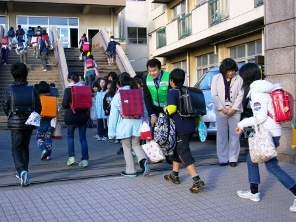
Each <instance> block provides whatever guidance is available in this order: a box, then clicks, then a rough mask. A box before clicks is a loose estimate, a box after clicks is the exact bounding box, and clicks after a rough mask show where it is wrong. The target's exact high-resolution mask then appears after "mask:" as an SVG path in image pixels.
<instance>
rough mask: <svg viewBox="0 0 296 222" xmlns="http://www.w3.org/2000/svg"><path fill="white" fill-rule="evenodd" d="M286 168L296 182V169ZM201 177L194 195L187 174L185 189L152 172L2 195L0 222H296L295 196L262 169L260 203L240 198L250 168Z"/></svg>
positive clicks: (205, 170)
mask: <svg viewBox="0 0 296 222" xmlns="http://www.w3.org/2000/svg"><path fill="white" fill-rule="evenodd" d="M282 166H283V168H284V169H285V170H287V172H289V173H290V174H291V175H292V176H293V177H294V178H296V171H295V166H294V165H292V164H286V163H282ZM199 171H200V176H201V178H202V179H203V180H204V181H205V182H206V184H207V188H206V189H204V190H202V191H201V192H200V193H198V194H191V193H190V192H189V190H188V189H189V188H190V186H191V183H192V180H191V178H190V177H189V176H188V175H187V173H186V172H185V170H184V169H183V170H181V172H180V176H181V178H180V179H181V184H180V185H174V184H172V183H169V182H167V181H165V180H164V179H163V175H164V174H165V173H164V172H157V171H152V172H151V174H150V175H149V176H147V177H143V176H138V177H136V178H125V177H121V176H118V177H108V178H103V179H91V180H84V181H79V182H64V183H59V184H56V183H54V184H43V185H32V186H29V187H27V188H21V187H14V189H12V190H4V191H0V221H1V222H6V221H13V222H14V221H72V222H73V221H241V222H243V221H248V222H249V221H280V222H285V221H287V222H288V221H289V222H292V221H296V213H290V211H289V207H290V205H291V204H292V201H293V196H292V194H291V193H290V192H289V191H288V190H286V189H285V188H284V187H283V186H281V184H280V183H279V182H278V181H276V180H274V178H272V177H271V176H270V175H267V173H266V170H265V169H264V167H263V166H262V167H261V171H262V178H261V179H262V185H261V186H260V190H261V193H262V200H261V201H260V202H252V201H250V200H244V199H241V198H239V197H237V196H236V190H237V189H242V188H248V183H247V175H246V163H241V164H239V165H238V166H237V167H236V168H231V167H229V166H226V167H219V166H217V165H212V166H203V167H200V168H199Z"/></svg>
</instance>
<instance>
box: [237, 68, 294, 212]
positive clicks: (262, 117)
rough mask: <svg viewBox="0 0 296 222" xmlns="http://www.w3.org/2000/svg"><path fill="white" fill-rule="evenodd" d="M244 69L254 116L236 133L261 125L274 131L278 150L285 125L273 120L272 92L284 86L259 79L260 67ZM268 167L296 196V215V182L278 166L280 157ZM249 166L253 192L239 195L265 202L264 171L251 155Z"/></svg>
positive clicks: (239, 125)
mask: <svg viewBox="0 0 296 222" xmlns="http://www.w3.org/2000/svg"><path fill="white" fill-rule="evenodd" d="M244 66H246V67H244ZM244 66H242V68H241V69H242V71H240V75H241V77H242V78H243V81H244V86H247V87H249V88H250V90H249V93H248V94H247V98H250V106H251V108H252V113H253V116H252V117H249V118H245V119H243V120H241V121H240V122H238V123H237V128H236V130H235V132H236V133H237V134H238V135H240V134H241V133H242V130H243V129H244V128H245V127H249V126H254V125H255V124H258V123H259V124H260V123H261V124H262V125H263V127H264V128H265V129H266V130H268V131H269V132H270V134H271V136H272V140H273V142H274V145H275V147H278V146H279V145H280V138H281V135H282V126H281V123H278V122H277V121H276V120H275V119H274V118H273V116H275V112H276V109H277V108H276V107H274V106H273V105H272V102H273V101H272V97H271V95H270V93H272V92H274V91H275V90H278V89H282V86H281V84H279V83H276V84H273V83H271V82H268V81H266V80H256V78H254V76H255V74H256V73H259V72H260V70H259V68H258V66H257V69H253V67H252V66H250V65H247V64H245V65H244ZM286 111H289V110H286ZM268 113H270V114H272V116H269V115H268ZM264 164H265V167H266V169H267V171H268V172H269V173H270V174H272V175H274V176H275V178H276V179H277V180H278V181H279V182H280V183H281V184H282V185H283V186H284V187H285V188H286V189H288V190H290V191H291V193H292V194H293V196H294V201H293V205H292V206H291V207H290V211H291V212H296V181H295V180H294V179H293V178H292V177H291V176H290V175H288V174H287V173H286V172H285V171H284V170H283V169H282V168H281V167H280V166H279V165H278V159H277V157H275V158H272V159H270V160H268V161H266V162H264ZM247 166H248V178H249V184H250V189H249V190H238V191H237V192H236V194H237V195H238V196H239V197H241V198H244V199H249V200H252V201H255V202H257V201H260V200H261V197H260V192H259V184H260V171H259V164H258V163H253V162H252V159H251V156H250V153H249V154H248V156H247Z"/></svg>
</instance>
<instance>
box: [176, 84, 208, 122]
mask: <svg viewBox="0 0 296 222" xmlns="http://www.w3.org/2000/svg"><path fill="white" fill-rule="evenodd" d="M178 90H179V107H178V113H179V114H180V116H181V117H198V116H204V115H206V113H207V110H206V102H205V97H204V94H203V92H202V90H200V89H197V88H193V87H185V86H182V87H181V88H179V89H178Z"/></svg>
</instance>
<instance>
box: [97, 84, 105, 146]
mask: <svg viewBox="0 0 296 222" xmlns="http://www.w3.org/2000/svg"><path fill="white" fill-rule="evenodd" d="M107 92H108V89H107V84H106V80H105V79H100V80H99V89H98V92H97V94H96V110H97V118H98V119H97V134H98V138H97V141H107V140H108V127H107V117H106V115H105V112H104V108H103V99H104V97H105V95H106V93H107Z"/></svg>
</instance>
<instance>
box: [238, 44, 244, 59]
mask: <svg viewBox="0 0 296 222" xmlns="http://www.w3.org/2000/svg"><path fill="white" fill-rule="evenodd" d="M245 52H246V50H245V45H239V46H238V47H237V57H238V58H242V57H245V55H246V54H245Z"/></svg>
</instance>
